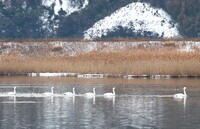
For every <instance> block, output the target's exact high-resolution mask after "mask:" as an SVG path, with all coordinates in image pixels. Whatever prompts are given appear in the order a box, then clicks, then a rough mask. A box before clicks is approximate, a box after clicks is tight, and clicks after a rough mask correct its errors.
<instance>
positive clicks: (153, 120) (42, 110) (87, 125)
mask: <svg viewBox="0 0 200 129" xmlns="http://www.w3.org/2000/svg"><path fill="white" fill-rule="evenodd" d="M15 86H16V87H17V90H16V91H17V94H16V95H15V96H12V95H11V96H9V95H7V93H8V92H10V91H13V87H15ZM52 86H54V87H55V88H54V95H53V96H44V95H43V94H42V93H44V92H50V89H51V87H52ZM184 86H186V87H187V94H188V95H189V97H188V98H187V99H182V100H180V99H179V100H177V99H174V98H173V97H172V95H173V94H175V93H177V92H182V88H183V87H184ZM73 87H75V88H76V93H77V95H76V96H75V97H71V98H70V97H66V96H63V93H64V92H66V91H71V90H72V88H73ZM93 87H95V88H96V94H97V96H96V97H95V98H85V97H84V96H83V94H84V93H86V92H91V91H92V88H93ZM112 87H116V94H117V95H116V97H112V98H104V97H103V96H102V95H103V93H105V92H111V91H112ZM199 100H200V79H159V80H156V79H130V80H128V79H78V78H65V77H53V78H47V77H43V78H42V77H0V128H1V129H23V128H24V129H199V128H200V101H199Z"/></svg>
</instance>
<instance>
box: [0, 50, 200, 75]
mask: <svg viewBox="0 0 200 129" xmlns="http://www.w3.org/2000/svg"><path fill="white" fill-rule="evenodd" d="M199 69H200V52H177V51H175V50H154V51H151V50H149V51H147V50H138V51H115V52H97V51H93V52H89V53H85V54H79V55H77V56H64V57H53V56H46V57H29V58H23V57H21V56H18V55H14V54H5V55H0V73H29V72H75V73H102V74H134V75H143V74H148V75H155V74H159V75H200V71H199Z"/></svg>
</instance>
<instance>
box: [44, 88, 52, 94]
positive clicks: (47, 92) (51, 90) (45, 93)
mask: <svg viewBox="0 0 200 129" xmlns="http://www.w3.org/2000/svg"><path fill="white" fill-rule="evenodd" d="M53 89H54V87H51V92H45V93H43V95H53Z"/></svg>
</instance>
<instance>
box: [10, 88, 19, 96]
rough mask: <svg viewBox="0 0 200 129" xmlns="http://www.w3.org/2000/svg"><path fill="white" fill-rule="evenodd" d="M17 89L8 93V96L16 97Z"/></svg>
mask: <svg viewBox="0 0 200 129" xmlns="http://www.w3.org/2000/svg"><path fill="white" fill-rule="evenodd" d="M16 88H17V87H14V91H13V92H8V95H16Z"/></svg>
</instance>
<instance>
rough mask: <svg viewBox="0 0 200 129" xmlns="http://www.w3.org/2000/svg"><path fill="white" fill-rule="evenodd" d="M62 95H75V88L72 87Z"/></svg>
mask: <svg viewBox="0 0 200 129" xmlns="http://www.w3.org/2000/svg"><path fill="white" fill-rule="evenodd" d="M64 95H65V96H67V97H73V96H75V95H76V93H75V88H73V89H72V92H65V93H64Z"/></svg>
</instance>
